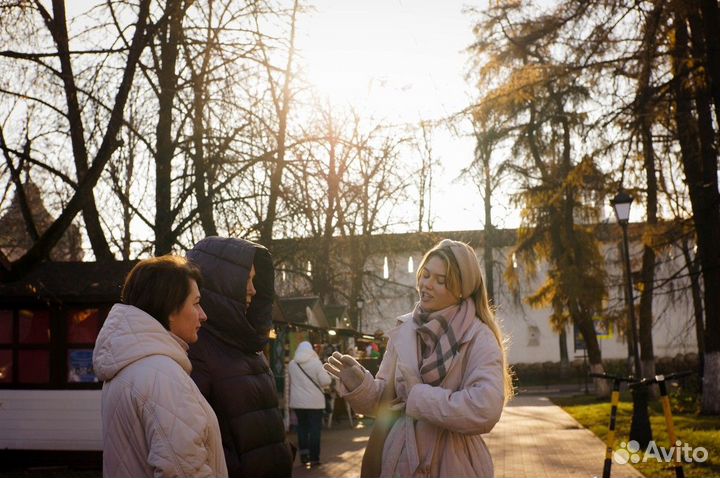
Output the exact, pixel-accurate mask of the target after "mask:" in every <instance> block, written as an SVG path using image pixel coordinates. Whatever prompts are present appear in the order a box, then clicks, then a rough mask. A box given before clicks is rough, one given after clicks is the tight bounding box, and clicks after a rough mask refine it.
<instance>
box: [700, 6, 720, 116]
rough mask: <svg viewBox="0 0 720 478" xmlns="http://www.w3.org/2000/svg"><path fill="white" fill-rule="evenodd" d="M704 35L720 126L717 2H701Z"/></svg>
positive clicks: (719, 39)
mask: <svg viewBox="0 0 720 478" xmlns="http://www.w3.org/2000/svg"><path fill="white" fill-rule="evenodd" d="M699 4H700V5H699V10H700V12H701V16H702V34H703V36H704V37H705V57H704V59H705V60H706V64H707V75H708V78H709V80H710V91H711V96H712V98H713V103H714V104H715V121H716V123H717V124H719V125H720V35H718V25H720V10H719V9H718V2H717V0H699Z"/></svg>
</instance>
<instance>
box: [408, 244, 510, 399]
mask: <svg viewBox="0 0 720 478" xmlns="http://www.w3.org/2000/svg"><path fill="white" fill-rule="evenodd" d="M433 257H437V258H438V259H440V260H441V261H442V262H443V263H444V264H445V267H446V270H447V272H446V273H445V287H446V288H447V289H448V290H449V291H450V293H451V294H453V295H454V296H455V297H457V298H458V302H459V301H461V300H464V299H468V298H470V299H472V300H473V302H474V304H475V314H476V316H477V317H478V318H479V319H480V320H481V321H482V322H483V323H484V324H485V325H487V326H488V327H489V328H490V330H491V331H492V333H493V335H494V336H495V339H496V340H497V343H498V345H499V346H500V352H501V354H502V367H503V382H504V389H505V402H507V401H508V400H510V399H511V398H512V397H513V395H514V394H515V392H514V387H513V383H512V373H511V371H510V367H509V366H508V363H507V340H506V339H505V337H504V336H503V332H502V329H501V328H500V325H499V324H498V322H497V320H496V318H495V313H494V311H493V309H492V307H491V306H490V300H489V299H488V294H487V290H486V289H485V280H484V278H483V275H482V271H481V270H480V264H479V262H478V258H477V255H476V254H475V251H474V250H473V248H472V247H470V246H469V245H468V244H465V243H464V242H458V241H453V240H450V239H443V240H442V241H440V242H439V243H437V244H436V245H435V246H434V247H433V248H432V249H430V250H429V251H428V252H427V253H425V256H424V257H423V258H422V261H421V262H420V266H419V267H418V269H417V273H416V287H417V288H418V290H419V288H420V279H421V278H422V274H423V270H424V269H425V265H426V264H427V262H428V261H429V260H430V259H431V258H433ZM463 273H464V274H465V275H466V276H467V280H465V281H463Z"/></svg>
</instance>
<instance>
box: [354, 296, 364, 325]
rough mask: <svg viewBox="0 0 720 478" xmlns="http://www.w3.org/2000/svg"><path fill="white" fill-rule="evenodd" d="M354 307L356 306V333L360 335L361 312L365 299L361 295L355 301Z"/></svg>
mask: <svg viewBox="0 0 720 478" xmlns="http://www.w3.org/2000/svg"><path fill="white" fill-rule="evenodd" d="M355 305H356V306H357V314H358V315H357V319H358V332H360V333H361V334H362V310H363V307H365V299H363V298H362V296H361V295H359V296H358V298H357V299H355Z"/></svg>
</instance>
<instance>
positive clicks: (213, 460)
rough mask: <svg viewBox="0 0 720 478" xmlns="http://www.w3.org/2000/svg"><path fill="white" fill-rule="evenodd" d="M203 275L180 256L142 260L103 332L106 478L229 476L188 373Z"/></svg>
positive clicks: (213, 424)
mask: <svg viewBox="0 0 720 478" xmlns="http://www.w3.org/2000/svg"><path fill="white" fill-rule="evenodd" d="M200 280H201V276H200V272H199V270H198V269H197V268H196V267H195V266H193V265H192V264H190V263H189V262H188V261H187V260H185V259H183V258H180V257H175V256H162V257H156V258H152V259H147V260H144V261H141V262H139V263H138V264H137V265H136V266H135V267H134V268H133V270H132V271H130V274H128V276H127V279H126V280H125V285H124V287H123V291H122V301H123V303H122V304H115V305H114V306H113V308H112V309H111V310H110V313H109V314H108V317H107V320H106V321H105V323H104V325H103V327H102V329H101V330H100V333H99V335H98V338H97V342H96V344H95V350H94V353H93V367H94V370H95V373H96V374H97V376H98V378H99V379H100V380H103V381H104V382H105V383H104V384H103V391H102V424H103V476H104V477H106V478H107V477H140V476H168V477H170V476H173V477H175V476H202V477H218V476H227V467H226V465H225V458H224V456H223V450H222V440H221V438H220V429H219V426H218V422H217V418H216V417H215V413H213V410H212V408H211V407H210V405H208V403H207V401H205V398H203V396H202V394H201V393H200V391H199V390H198V388H197V386H196V385H195V383H194V382H193V380H192V379H191V378H190V371H191V365H190V360H189V359H188V356H187V350H188V344H190V343H193V342H195V341H197V338H198V335H197V334H198V331H199V330H200V327H201V325H202V323H203V322H204V321H205V320H207V317H206V316H205V313H204V312H203V310H202V307H200V292H199V288H198V284H199V282H200Z"/></svg>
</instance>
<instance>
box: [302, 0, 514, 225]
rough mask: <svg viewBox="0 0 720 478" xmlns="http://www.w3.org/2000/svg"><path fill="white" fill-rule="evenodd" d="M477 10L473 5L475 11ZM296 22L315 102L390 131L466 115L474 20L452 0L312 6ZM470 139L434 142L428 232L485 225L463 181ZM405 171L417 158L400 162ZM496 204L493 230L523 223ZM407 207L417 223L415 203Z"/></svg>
mask: <svg viewBox="0 0 720 478" xmlns="http://www.w3.org/2000/svg"><path fill="white" fill-rule="evenodd" d="M480 3H485V2H474V4H473V5H472V6H475V7H478V8H479V7H480V6H481V5H480ZM311 5H312V8H311V9H310V11H309V12H308V13H307V14H306V15H304V16H303V17H302V19H301V20H300V22H299V24H298V32H299V37H298V47H299V50H300V55H301V57H302V66H301V68H302V74H303V76H304V77H305V79H306V80H307V81H308V82H309V83H311V84H312V85H313V87H314V88H315V89H316V90H317V92H318V94H319V95H320V97H321V98H322V99H323V100H324V101H327V102H329V103H330V104H332V105H337V106H339V107H345V106H352V107H353V108H355V109H356V111H358V112H359V113H360V114H361V115H362V116H364V117H366V118H370V119H375V120H383V121H387V122H389V123H391V124H396V125H397V124H417V123H419V122H420V121H421V120H429V121H435V120H439V119H442V118H446V117H448V116H450V115H452V114H454V113H456V112H459V111H461V110H463V109H464V108H466V107H467V106H468V105H469V104H470V103H471V101H472V97H473V96H475V95H474V94H473V88H472V86H471V85H469V84H468V83H467V81H466V80H465V73H466V68H467V66H466V63H467V58H468V57H467V54H466V53H465V49H466V48H467V47H468V46H469V45H470V44H471V43H472V41H473V35H472V18H471V17H470V16H468V15H467V14H464V13H463V7H465V6H467V2H463V1H458V0H444V1H442V2H440V1H435V0H412V1H410V0H405V1H402V0H366V1H363V2H358V1H351V0H314V1H313V2H312V4H311ZM473 149H474V141H473V139H472V138H471V137H470V136H469V135H467V134H465V136H463V135H456V134H453V133H452V132H450V131H449V130H447V129H446V128H439V129H437V130H435V132H434V134H433V152H434V156H435V160H437V162H438V165H437V166H436V169H435V172H434V178H433V197H432V200H431V205H432V210H431V214H432V216H433V221H432V222H433V229H435V230H462V229H474V228H480V227H482V220H483V218H482V211H483V206H482V197H481V196H480V195H479V193H478V189H477V187H476V186H475V185H474V184H472V182H471V181H469V180H466V179H459V178H458V176H459V175H460V172H461V170H462V169H463V168H466V167H467V166H468V165H469V164H470V162H471V161H472V157H473ZM404 159H405V161H407V162H409V163H410V164H415V163H417V162H418V161H419V159H418V158H416V157H407V158H404ZM508 200H509V197H504V198H498V204H497V208H496V209H495V215H496V219H495V220H494V221H495V222H496V225H499V226H501V227H516V226H517V225H518V223H519V217H518V216H517V214H516V213H515V211H514V210H512V209H511V208H510V207H509V205H508ZM411 203H412V204H408V205H406V206H404V207H403V209H404V211H403V214H404V215H406V216H407V217H414V215H417V211H416V210H415V209H414V208H415V201H411Z"/></svg>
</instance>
